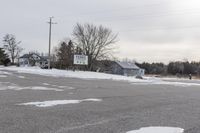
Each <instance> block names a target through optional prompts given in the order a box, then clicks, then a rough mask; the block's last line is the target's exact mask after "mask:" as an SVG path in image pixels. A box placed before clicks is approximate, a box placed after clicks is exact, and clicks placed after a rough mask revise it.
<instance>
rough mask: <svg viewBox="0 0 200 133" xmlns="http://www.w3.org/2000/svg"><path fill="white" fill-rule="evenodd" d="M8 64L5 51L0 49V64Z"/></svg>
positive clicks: (8, 60)
mask: <svg viewBox="0 0 200 133" xmlns="http://www.w3.org/2000/svg"><path fill="white" fill-rule="evenodd" d="M8 63H10V59H9V58H8V55H7V54H6V53H5V50H4V49H3V48H0V64H1V65H2V64H3V65H5V66H7V65H8Z"/></svg>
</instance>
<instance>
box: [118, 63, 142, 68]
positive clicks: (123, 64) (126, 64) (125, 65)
mask: <svg viewBox="0 0 200 133" xmlns="http://www.w3.org/2000/svg"><path fill="white" fill-rule="evenodd" d="M116 63H117V64H118V65H120V66H121V67H122V68H125V69H140V68H139V67H138V66H137V65H136V64H135V63H132V62H121V61H116Z"/></svg>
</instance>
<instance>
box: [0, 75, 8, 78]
mask: <svg viewBox="0 0 200 133" xmlns="http://www.w3.org/2000/svg"><path fill="white" fill-rule="evenodd" d="M6 77H8V76H6V75H0V78H6Z"/></svg>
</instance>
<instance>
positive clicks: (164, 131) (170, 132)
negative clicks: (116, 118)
mask: <svg viewBox="0 0 200 133" xmlns="http://www.w3.org/2000/svg"><path fill="white" fill-rule="evenodd" d="M183 132H184V129H181V128H175V127H146V128H141V129H139V130H133V131H129V132H126V133H183Z"/></svg>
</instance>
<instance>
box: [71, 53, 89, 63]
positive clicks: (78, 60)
mask: <svg viewBox="0 0 200 133" xmlns="http://www.w3.org/2000/svg"><path fill="white" fill-rule="evenodd" d="M74 64H75V65H88V56H86V55H74Z"/></svg>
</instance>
